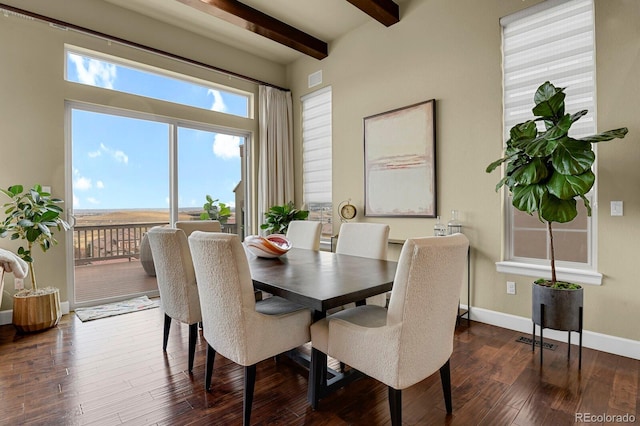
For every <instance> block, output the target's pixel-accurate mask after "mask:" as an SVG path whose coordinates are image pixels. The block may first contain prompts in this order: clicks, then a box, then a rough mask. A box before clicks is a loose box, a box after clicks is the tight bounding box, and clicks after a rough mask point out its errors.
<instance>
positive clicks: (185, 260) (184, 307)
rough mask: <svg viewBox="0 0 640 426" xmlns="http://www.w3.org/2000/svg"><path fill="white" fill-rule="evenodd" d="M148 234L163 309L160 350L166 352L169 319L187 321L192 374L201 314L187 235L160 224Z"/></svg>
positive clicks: (169, 326)
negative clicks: (162, 333) (162, 330)
mask: <svg viewBox="0 0 640 426" xmlns="http://www.w3.org/2000/svg"><path fill="white" fill-rule="evenodd" d="M147 237H148V239H149V245H150V246H151V253H152V255H153V259H154V264H155V270H156V277H157V281H158V290H159V292H160V303H161V304H162V308H163V309H164V335H163V340H162V350H163V351H165V352H166V351H167V342H168V340H169V330H170V328H171V320H172V319H175V320H177V321H180V322H182V323H185V324H188V325H189V373H191V371H192V370H193V360H194V357H195V350H196V341H197V338H198V323H199V322H201V321H202V314H201V312H200V299H199V297H198V288H197V286H196V275H195V271H194V269H193V262H192V260H191V252H190V251H189V244H188V242H187V237H186V236H185V234H184V231H182V230H181V229H177V228H166V227H159V226H158V227H154V228H151V229H150V230H149V232H147Z"/></svg>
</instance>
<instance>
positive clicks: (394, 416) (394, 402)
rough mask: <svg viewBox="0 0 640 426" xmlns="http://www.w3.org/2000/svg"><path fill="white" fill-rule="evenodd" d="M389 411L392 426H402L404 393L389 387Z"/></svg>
mask: <svg viewBox="0 0 640 426" xmlns="http://www.w3.org/2000/svg"><path fill="white" fill-rule="evenodd" d="M389 411H390V412H391V426H401V425H402V391H401V390H399V389H394V388H392V387H391V386H389Z"/></svg>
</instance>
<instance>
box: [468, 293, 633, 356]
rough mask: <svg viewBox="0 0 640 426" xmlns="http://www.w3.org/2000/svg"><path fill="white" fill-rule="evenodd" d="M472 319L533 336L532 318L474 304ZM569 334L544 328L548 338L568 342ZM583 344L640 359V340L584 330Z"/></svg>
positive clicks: (575, 342)
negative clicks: (477, 306) (491, 309)
mask: <svg viewBox="0 0 640 426" xmlns="http://www.w3.org/2000/svg"><path fill="white" fill-rule="evenodd" d="M471 319H472V320H473V321H478V322H482V323H485V324H490V325H495V326H496V327H502V328H506V329H509V330H515V331H520V332H522V333H527V335H528V336H531V332H532V331H533V323H532V322H531V318H524V317H518V316H515V315H510V314H505V313H502V312H496V311H490V310H488V309H482V308H474V307H473V306H472V307H471ZM539 332H540V328H539V327H536V333H539ZM567 336H568V333H567V332H566V331H557V330H551V329H546V328H545V330H544V337H545V339H547V338H548V339H552V340H558V341H560V342H565V343H566V342H567ZM578 341H579V340H578V335H577V333H573V336H572V339H571V343H572V344H574V345H577V344H578ZM582 346H583V347H585V348H591V349H596V350H598V351H602V352H608V353H612V354H615V355H621V356H625V357H628V358H633V359H640V341H637V340H631V339H625V338H622V337H616V336H609V335H606V334H601V333H596V332H593V331H588V330H583V331H582Z"/></svg>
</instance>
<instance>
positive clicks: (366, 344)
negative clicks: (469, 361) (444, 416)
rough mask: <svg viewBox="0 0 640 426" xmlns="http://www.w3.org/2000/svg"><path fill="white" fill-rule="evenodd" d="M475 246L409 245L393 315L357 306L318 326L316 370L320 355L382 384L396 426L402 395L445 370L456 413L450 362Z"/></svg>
mask: <svg viewBox="0 0 640 426" xmlns="http://www.w3.org/2000/svg"><path fill="white" fill-rule="evenodd" d="M468 247H469V241H468V240H467V238H466V237H465V236H464V235H463V234H455V235H450V236H446V237H424V238H410V239H408V240H407V241H406V242H405V244H404V246H403V247H402V251H401V253H400V259H399V261H398V268H397V270H396V275H395V279H394V283H393V289H392V290H391V299H390V300H389V308H388V309H385V308H382V307H380V306H375V305H374V306H371V305H366V306H358V307H356V308H352V309H346V310H344V311H340V312H337V313H335V314H333V315H330V316H328V317H326V318H324V319H322V320H320V321H318V322H315V323H314V324H313V325H312V326H311V344H312V346H313V349H312V360H311V363H312V366H311V371H315V370H314V369H316V368H317V365H318V363H314V359H317V358H318V357H317V356H314V354H315V353H316V351H321V352H324V353H325V354H327V355H328V356H331V357H335V358H337V359H340V360H341V361H344V362H345V363H347V364H348V365H350V366H351V367H353V368H355V369H356V370H358V371H360V372H362V373H364V374H366V375H368V376H370V377H373V378H374V379H376V380H379V381H381V382H382V383H384V384H385V385H387V386H388V388H389V391H388V392H389V408H390V411H391V422H392V424H393V425H401V424H402V399H401V395H402V393H401V392H402V389H406V388H408V387H409V386H412V385H414V384H416V383H418V382H420V381H422V380H424V379H426V378H427V377H429V376H431V375H432V374H433V373H435V372H436V371H437V370H440V378H441V380H442V389H443V392H444V399H445V407H446V410H447V413H451V412H452V410H453V408H452V403H451V379H450V366H449V358H450V357H451V354H452V352H453V333H454V328H455V324H456V317H457V311H458V301H459V299H460V290H461V288H462V283H463V279H464V273H465V270H466V269H465V268H466V256H467V248H468ZM318 376H319V374H316V375H315V377H318ZM310 377H311V376H310ZM312 404H313V405H314V406H315V405H316V404H317V401H312Z"/></svg>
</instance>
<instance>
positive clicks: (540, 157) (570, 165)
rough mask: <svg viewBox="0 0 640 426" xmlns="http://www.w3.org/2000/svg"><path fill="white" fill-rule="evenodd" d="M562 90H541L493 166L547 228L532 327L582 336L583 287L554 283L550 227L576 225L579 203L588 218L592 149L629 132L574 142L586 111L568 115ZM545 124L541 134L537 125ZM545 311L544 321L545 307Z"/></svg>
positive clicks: (520, 205)
mask: <svg viewBox="0 0 640 426" xmlns="http://www.w3.org/2000/svg"><path fill="white" fill-rule="evenodd" d="M564 99H565V93H564V88H559V87H555V86H554V85H553V84H551V83H549V82H548V81H547V82H545V83H544V84H542V85H541V86H540V87H538V90H537V91H536V93H535V96H534V102H535V106H534V107H533V110H532V111H533V114H534V116H535V118H534V119H532V120H528V121H525V122H523V123H519V124H516V125H515V126H513V127H512V128H511V130H510V133H509V136H510V137H509V140H507V142H506V150H505V155H504V157H503V158H500V159H498V160H496V161H494V162H493V163H491V164H490V165H489V166H488V167H487V169H486V171H487V173H489V172H492V171H493V170H495V169H496V168H497V167H498V166H500V165H501V164H503V163H504V164H505V166H506V167H505V174H504V177H503V178H502V179H501V180H500V182H498V184H497V186H496V191H497V190H499V189H500V188H501V187H502V186H503V185H504V186H506V187H507V188H508V189H509V191H511V194H512V195H513V201H512V204H513V206H514V207H515V208H516V209H518V210H520V211H523V212H526V213H528V214H530V215H532V214H533V213H536V214H537V215H538V218H539V219H540V221H541V222H543V223H545V224H546V225H547V232H548V235H549V249H550V254H551V279H549V280H548V279H543V278H541V279H538V280H536V281H535V282H534V285H533V321H534V323H535V324H538V325H541V326H542V325H543V324H544V327H547V328H553V329H556V330H566V331H580V330H579V329H578V328H579V324H578V323H579V316H578V315H579V314H578V312H577V311H579V308H580V307H582V301H583V294H582V287H581V286H580V285H578V284H574V283H567V282H562V281H558V280H557V278H556V264H555V253H554V248H553V229H552V223H554V222H557V223H566V222H570V221H572V220H573V219H574V218H575V217H576V216H577V214H578V212H577V209H576V202H577V199H578V198H580V199H581V200H582V202H583V203H584V205H585V207H586V210H587V214H588V215H591V206H590V204H589V200H588V199H587V198H586V194H587V193H588V192H589V191H590V190H591V188H592V187H593V184H594V182H595V174H594V172H593V170H592V165H593V162H594V161H595V158H596V156H595V153H594V152H593V149H592V145H591V144H592V143H598V142H604V141H609V140H612V139H615V138H624V136H625V135H626V134H627V131H628V130H627V128H626V127H624V128H620V129H615V130H609V131H606V132H602V133H599V134H596V135H592V136H587V137H583V138H579V139H574V138H572V137H571V136H569V135H568V133H569V129H570V128H571V126H572V125H573V123H575V122H576V121H578V120H579V119H580V118H581V117H582V116H584V115H585V114H586V113H587V111H586V110H582V111H579V112H577V113H575V114H568V113H565V102H564ZM537 122H541V123H543V124H544V130H543V131H540V130H538V128H537V126H536V123H537ZM542 305H544V318H541V317H542V313H541V307H542Z"/></svg>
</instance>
